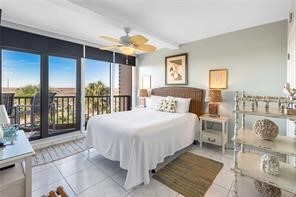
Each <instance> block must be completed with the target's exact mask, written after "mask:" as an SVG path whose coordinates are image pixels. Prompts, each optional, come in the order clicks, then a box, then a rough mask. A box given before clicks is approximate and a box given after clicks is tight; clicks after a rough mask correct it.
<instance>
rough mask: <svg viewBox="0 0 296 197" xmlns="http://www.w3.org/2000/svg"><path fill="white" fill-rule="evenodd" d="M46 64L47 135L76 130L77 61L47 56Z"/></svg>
mask: <svg viewBox="0 0 296 197" xmlns="http://www.w3.org/2000/svg"><path fill="white" fill-rule="evenodd" d="M48 62H49V63H48V81H49V83H48V131H49V135H55V134H59V133H65V132H68V131H73V130H78V129H79V128H78V125H77V117H78V116H79V115H80V114H78V110H77V107H76V104H77V101H78V100H79V98H78V99H77V87H76V85H77V79H76V77H77V61H76V59H71V58H64V57H57V56H49V57H48Z"/></svg>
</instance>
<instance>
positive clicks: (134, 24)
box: [0, 0, 291, 48]
mask: <svg viewBox="0 0 296 197" xmlns="http://www.w3.org/2000/svg"><path fill="white" fill-rule="evenodd" d="M290 4H291V0H0V8H2V10H3V25H4V26H10V27H15V28H22V29H23V28H25V29H28V30H31V31H33V32H36V33H42V34H45V35H52V33H54V36H56V37H58V38H65V39H68V40H71V41H76V42H81V43H88V44H91V45H96V46H105V45H109V44H110V43H106V42H105V41H104V40H102V39H101V38H100V36H101V35H110V36H115V37H119V36H121V35H122V34H123V30H122V29H123V27H125V26H129V27H131V28H133V31H132V33H131V34H138V33H141V34H144V35H146V36H147V37H148V38H149V39H150V43H151V44H154V45H156V46H157V47H158V48H174V47H178V46H179V45H180V44H184V43H187V42H192V41H195V40H200V39H203V38H208V37H211V36H215V35H219V34H223V33H227V32H232V31H236V30H240V29H244V28H248V27H253V26H258V25H261V24H266V23H271V22H274V21H279V20H283V19H286V18H287V16H288V11H289V7H290ZM19 24H21V25H22V26H20V25H19Z"/></svg>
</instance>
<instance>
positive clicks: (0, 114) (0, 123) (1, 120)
mask: <svg viewBox="0 0 296 197" xmlns="http://www.w3.org/2000/svg"><path fill="white" fill-rule="evenodd" d="M9 123H10V120H9V117H8V114H7V111H6V109H5V105H0V147H1V146H3V136H4V132H3V128H4V127H6V126H7V125H8V124H9Z"/></svg>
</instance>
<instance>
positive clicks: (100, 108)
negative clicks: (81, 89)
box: [85, 81, 110, 114]
mask: <svg viewBox="0 0 296 197" xmlns="http://www.w3.org/2000/svg"><path fill="white" fill-rule="evenodd" d="M85 95H86V96H91V97H92V99H91V100H86V102H87V105H86V106H87V107H88V108H89V110H90V111H93V112H94V113H96V114H100V113H104V112H109V109H110V107H109V106H110V103H109V102H110V99H109V96H110V88H109V87H107V86H106V85H105V84H104V83H103V82H101V81H97V82H93V83H89V84H88V85H87V87H86V88H85ZM100 96H105V97H100Z"/></svg>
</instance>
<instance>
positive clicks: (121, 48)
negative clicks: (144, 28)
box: [119, 46, 135, 55]
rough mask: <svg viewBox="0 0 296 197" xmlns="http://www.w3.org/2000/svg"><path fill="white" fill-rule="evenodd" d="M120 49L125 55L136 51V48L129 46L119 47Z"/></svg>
mask: <svg viewBox="0 0 296 197" xmlns="http://www.w3.org/2000/svg"><path fill="white" fill-rule="evenodd" d="M119 50H120V52H122V53H123V54H125V55H133V54H134V52H135V49H134V48H132V47H129V46H122V47H120V48H119Z"/></svg>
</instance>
